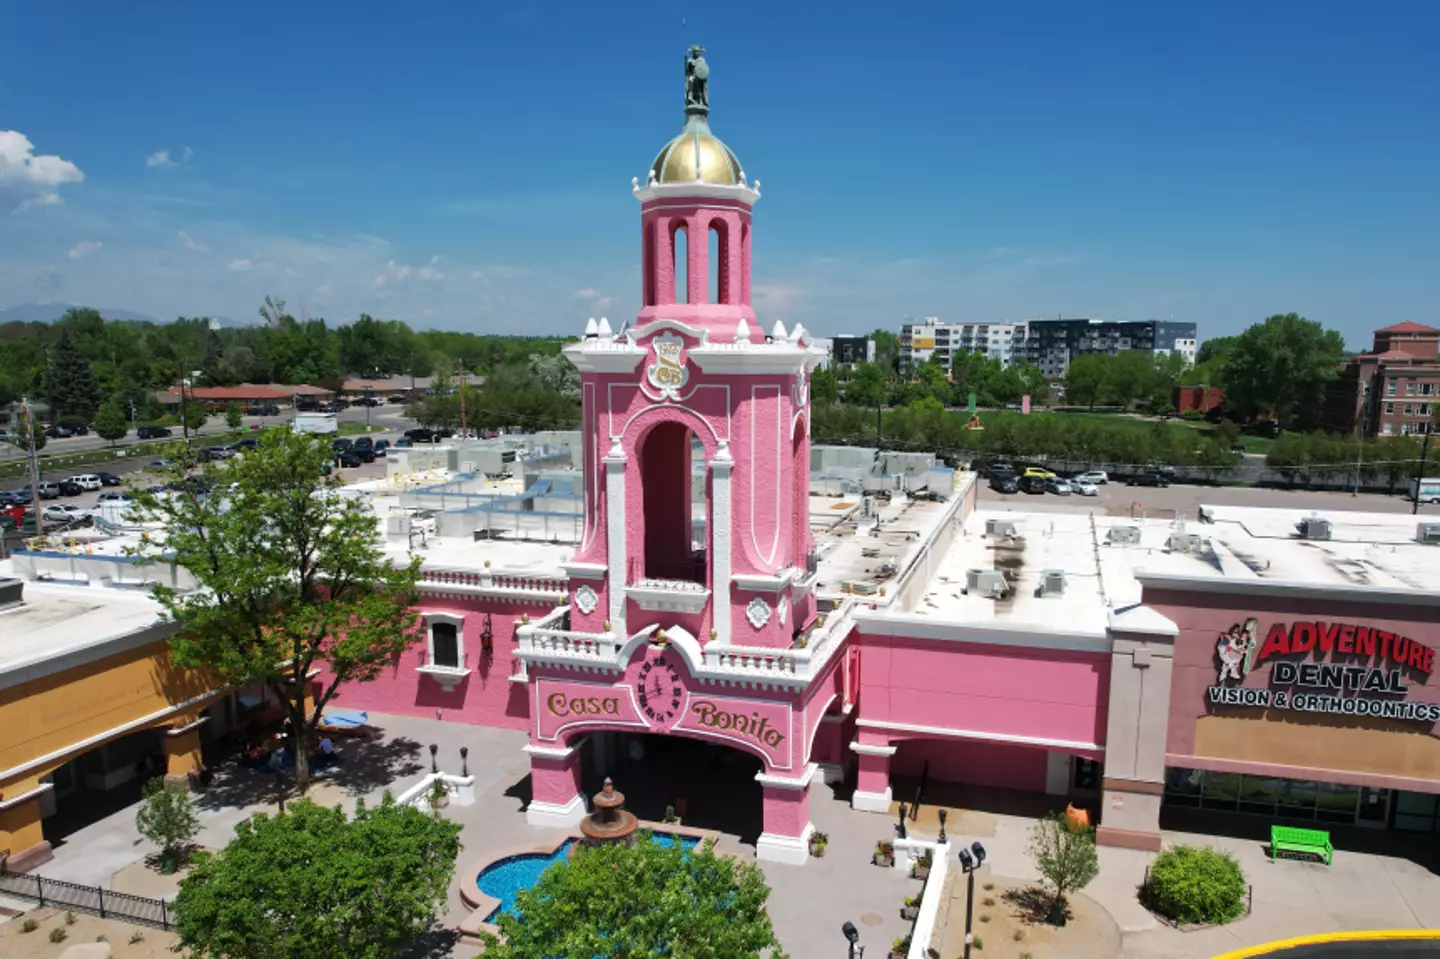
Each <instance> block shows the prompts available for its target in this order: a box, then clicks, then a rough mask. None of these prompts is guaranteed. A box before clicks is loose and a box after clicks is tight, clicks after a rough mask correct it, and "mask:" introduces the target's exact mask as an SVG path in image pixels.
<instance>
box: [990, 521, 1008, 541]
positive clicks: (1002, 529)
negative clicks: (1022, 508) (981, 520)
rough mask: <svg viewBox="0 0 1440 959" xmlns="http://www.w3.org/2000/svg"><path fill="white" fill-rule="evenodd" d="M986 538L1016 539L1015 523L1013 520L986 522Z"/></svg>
mask: <svg viewBox="0 0 1440 959" xmlns="http://www.w3.org/2000/svg"><path fill="white" fill-rule="evenodd" d="M985 535H986V536H1004V537H1006V538H1008V539H1014V538H1015V521H1014V520H1013V519H987V520H986V521H985Z"/></svg>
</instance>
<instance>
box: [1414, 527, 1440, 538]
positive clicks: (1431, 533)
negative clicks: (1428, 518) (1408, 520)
mask: <svg viewBox="0 0 1440 959" xmlns="http://www.w3.org/2000/svg"><path fill="white" fill-rule="evenodd" d="M1415 538H1416V539H1418V540H1419V541H1420V542H1422V543H1440V523H1421V524H1420V525H1418V526H1417V527H1415Z"/></svg>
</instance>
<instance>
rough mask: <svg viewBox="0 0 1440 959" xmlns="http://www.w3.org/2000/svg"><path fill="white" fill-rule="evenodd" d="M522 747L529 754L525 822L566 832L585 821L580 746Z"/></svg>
mask: <svg viewBox="0 0 1440 959" xmlns="http://www.w3.org/2000/svg"><path fill="white" fill-rule="evenodd" d="M583 742H584V740H580V741H578V742H576V743H575V744H574V745H572V746H526V747H525V751H526V752H527V753H529V754H530V805H528V806H526V807H525V821H526V822H527V823H529V824H530V825H532V826H550V827H552V828H557V829H568V828H570V827H571V826H574V825H575V824H577V823H578V822H580V820H581V819H583V818H585V797H584V796H582V795H580V746H581V745H582V744H583Z"/></svg>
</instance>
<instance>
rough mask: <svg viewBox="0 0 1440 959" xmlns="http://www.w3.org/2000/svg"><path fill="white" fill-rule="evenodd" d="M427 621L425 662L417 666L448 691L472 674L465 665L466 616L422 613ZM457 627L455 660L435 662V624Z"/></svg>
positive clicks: (422, 616)
mask: <svg viewBox="0 0 1440 959" xmlns="http://www.w3.org/2000/svg"><path fill="white" fill-rule="evenodd" d="M420 618H421V619H422V620H424V621H425V662H423V663H421V664H420V665H419V666H417V667H415V671H416V672H417V673H421V674H423V675H426V676H430V677H432V678H434V680H435V681H436V682H437V683H439V684H440V688H442V689H444V690H445V691H446V692H447V693H448V692H450V691H451V690H453V689H454V688H455V687H456V686H458V685H460V683H461V681H463V680H464V679H465V677H466V676H469V675H470V670H469V668H468V667H467V666H466V665H465V617H464V616H456V615H455V614H454V613H421V614H420ZM437 624H439V625H442V626H454V627H455V660H456V661H455V662H454V663H453V664H447V663H437V662H435V626H436V625H437Z"/></svg>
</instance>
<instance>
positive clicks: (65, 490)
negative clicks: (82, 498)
mask: <svg viewBox="0 0 1440 959" xmlns="http://www.w3.org/2000/svg"><path fill="white" fill-rule="evenodd" d="M83 492H85V487H83V486H81V485H80V484H79V483H77V482H75V481H74V480H73V479H63V480H61V481H60V495H61V496H79V495H80V494H81V493H83Z"/></svg>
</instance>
